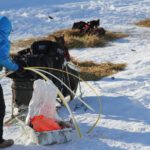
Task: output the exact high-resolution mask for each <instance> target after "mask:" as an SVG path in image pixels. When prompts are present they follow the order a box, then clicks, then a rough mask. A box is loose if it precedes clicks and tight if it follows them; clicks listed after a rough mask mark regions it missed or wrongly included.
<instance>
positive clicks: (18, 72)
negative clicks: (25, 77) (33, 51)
mask: <svg viewBox="0 0 150 150" xmlns="http://www.w3.org/2000/svg"><path fill="white" fill-rule="evenodd" d="M16 63H17V64H18V66H19V68H18V70H17V71H16V73H17V74H22V73H24V72H25V69H24V67H26V66H27V65H26V63H25V62H24V61H23V60H19V61H18V62H16Z"/></svg>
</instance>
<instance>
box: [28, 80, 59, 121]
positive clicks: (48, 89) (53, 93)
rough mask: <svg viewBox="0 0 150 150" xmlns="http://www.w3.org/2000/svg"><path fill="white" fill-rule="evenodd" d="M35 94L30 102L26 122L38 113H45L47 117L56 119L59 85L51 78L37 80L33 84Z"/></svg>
mask: <svg viewBox="0 0 150 150" xmlns="http://www.w3.org/2000/svg"><path fill="white" fill-rule="evenodd" d="M33 89H34V91H33V95H32V98H31V101H30V104H29V110H28V115H27V118H26V123H27V124H28V123H29V121H30V118H33V117H34V116H38V115H44V116H45V117H47V118H53V119H55V118H56V117H57V113H56V98H57V91H58V89H57V87H56V86H55V85H54V83H53V82H52V81H51V80H48V81H45V80H41V79H39V80H36V81H35V82H34V85H33Z"/></svg>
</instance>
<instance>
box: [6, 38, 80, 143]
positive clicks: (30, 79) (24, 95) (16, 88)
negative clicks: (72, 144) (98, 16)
mask: <svg viewBox="0 0 150 150" xmlns="http://www.w3.org/2000/svg"><path fill="white" fill-rule="evenodd" d="M12 59H13V60H14V61H16V62H19V63H21V64H22V65H23V66H24V67H41V68H42V67H43V68H45V72H42V73H43V74H44V76H46V77H47V78H48V79H49V80H50V81H52V82H53V84H54V85H55V86H56V87H57V89H58V91H59V92H60V93H62V95H63V96H64V98H65V99H64V100H65V101H66V102H68V101H71V100H73V98H74V96H75V94H73V93H76V90H77V87H78V83H79V79H77V78H75V77H73V76H72V75H71V74H74V75H75V76H79V70H78V68H77V67H76V66H75V65H74V64H72V63H71V62H70V61H69V59H70V58H69V52H68V51H67V49H66V48H64V47H63V46H61V44H59V43H57V42H52V41H47V40H44V41H36V42H34V43H33V44H32V45H31V48H27V49H24V50H22V51H20V52H18V53H17V54H16V55H14V56H12ZM8 77H9V78H11V79H12V80H13V83H12V118H11V119H9V120H8V121H6V122H5V125H10V124H14V123H16V122H17V123H19V124H20V126H22V129H23V130H22V132H24V133H26V134H27V135H28V137H29V138H30V139H31V143H34V144H40V145H50V144H61V143H66V142H68V141H70V140H71V133H72V131H73V128H74V127H73V123H72V121H68V120H67V121H63V120H61V121H59V124H61V126H62V125H63V126H65V128H62V129H59V130H52V131H43V132H37V131H35V130H34V129H33V126H30V124H27V122H26V121H25V120H26V118H27V115H28V112H29V106H30V105H29V104H30V101H31V99H32V97H33V93H34V82H36V81H38V80H41V79H42V77H41V76H39V75H38V74H36V73H35V72H31V71H29V70H28V71H25V72H23V73H21V74H18V73H17V72H16V73H13V74H10V75H9V76H8ZM40 87H42V86H40ZM67 87H68V88H69V89H70V90H68V88H67ZM41 90H42V89H41ZM45 91H46V89H45ZM71 91H72V92H71ZM62 95H61V94H60V95H59V94H58V96H57V97H56V100H57V106H59V107H61V106H62V105H63V102H62V100H61V96H62ZM43 96H45V95H43ZM49 97H50V95H49ZM14 108H17V109H18V113H17V114H14ZM56 109H57V108H56ZM66 126H67V127H66Z"/></svg>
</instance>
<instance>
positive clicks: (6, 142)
mask: <svg viewBox="0 0 150 150" xmlns="http://www.w3.org/2000/svg"><path fill="white" fill-rule="evenodd" d="M13 144H14V141H13V140H12V139H9V140H4V141H3V142H2V143H0V148H7V147H10V146H12V145H13Z"/></svg>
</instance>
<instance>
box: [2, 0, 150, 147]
mask: <svg viewBox="0 0 150 150" xmlns="http://www.w3.org/2000/svg"><path fill="white" fill-rule="evenodd" d="M70 2H72V3H68V4H57V5H47V6H42V5H41V6H39V5H37V6H36V7H34V8H31V7H30V6H29V7H26V8H21V9H18V8H15V9H13V10H12V9H10V10H8V8H7V10H5V9H4V10H1V11H0V15H7V16H8V17H10V18H11V20H12V22H13V25H14V33H13V35H12V37H11V39H12V40H15V39H18V38H24V37H30V36H31V37H32V36H38V35H46V34H47V33H49V32H53V31H54V30H59V29H61V28H68V27H71V25H72V23H73V22H74V21H77V20H81V19H82V20H91V19H93V18H96V19H97V18H100V19H101V23H102V26H103V27H104V28H106V29H110V30H114V31H118V30H119V31H123V32H126V33H128V34H129V37H127V38H124V39H120V40H117V41H115V42H111V43H109V45H107V46H106V47H103V48H85V49H74V50H71V55H72V56H74V57H76V58H77V59H79V60H81V61H82V60H93V61H95V62H114V63H121V62H123V63H127V65H128V66H127V68H126V69H125V71H122V72H120V73H118V74H115V75H114V76H113V77H114V79H112V78H111V77H112V76H110V77H106V78H104V79H102V80H100V81H96V82H92V81H91V82H89V83H90V84H91V85H93V87H94V88H95V89H96V90H97V91H99V92H100V94H101V100H102V106H103V115H102V119H101V122H100V123H99V124H98V125H97V127H96V128H95V130H94V132H93V133H92V134H90V135H86V131H87V129H89V126H91V125H92V124H93V122H94V121H95V119H96V117H97V114H96V113H91V112H90V111H89V110H87V111H85V108H84V107H81V108H80V109H76V110H75V115H76V119H77V120H78V123H79V125H80V127H81V130H82V131H83V133H84V135H85V136H84V138H83V139H79V138H78V137H77V136H76V134H75V133H74V135H73V140H72V141H71V142H70V143H67V144H63V145H53V146H50V147H40V146H28V147H27V146H25V145H26V143H27V140H28V139H27V137H26V136H25V135H20V132H19V131H20V130H21V129H20V127H19V126H17V125H16V126H13V127H7V128H5V137H6V138H13V139H16V144H21V145H15V146H14V147H12V148H10V149H11V150H20V149H22V150H24V149H25V150H28V149H31V150H38V149H43V150H48V149H52V150H59V149H63V150H69V149H70V150H75V149H85V150H99V149H102V150H149V149H150V115H149V114H150V92H149V91H150V72H149V70H150V42H149V41H150V28H141V27H137V26H135V25H134V23H135V22H136V21H138V20H140V19H145V18H148V17H149V14H150V9H149V8H150V1H149V0H138V1H136V0H126V1H120V0H107V1H105V0H101V1H100V0H86V1H82V2H76V1H75V0H71V1H70ZM57 3H59V2H57ZM48 15H51V16H53V17H54V20H49V19H48V18H47V16H48ZM16 18H17V19H16ZM35 25H36V27H35ZM24 31H26V32H24ZM1 83H2V85H3V88H4V93H5V99H6V102H7V117H8V115H10V110H11V109H10V106H11V87H10V86H11V82H10V80H9V79H8V78H5V79H3V80H1ZM82 90H83V92H84V98H85V100H86V102H88V104H90V105H91V106H92V107H93V108H95V110H97V111H98V106H97V97H96V96H95V95H94V93H93V92H92V91H91V90H90V89H88V88H87V87H86V86H85V85H84V84H82ZM70 105H71V108H72V110H74V109H75V106H76V105H79V106H80V103H78V102H77V101H73V102H72V103H71V104H70ZM61 114H62V115H63V116H67V115H68V113H67V110H65V109H62V110H61ZM21 136H22V138H20V137H21ZM23 145H24V146H23Z"/></svg>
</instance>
